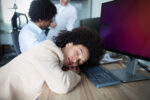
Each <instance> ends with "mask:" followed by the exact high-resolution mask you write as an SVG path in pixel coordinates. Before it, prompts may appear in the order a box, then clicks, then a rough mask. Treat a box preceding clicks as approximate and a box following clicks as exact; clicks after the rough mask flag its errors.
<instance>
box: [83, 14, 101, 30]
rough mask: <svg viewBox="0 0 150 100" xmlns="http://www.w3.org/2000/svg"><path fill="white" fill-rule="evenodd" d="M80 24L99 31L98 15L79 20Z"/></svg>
mask: <svg viewBox="0 0 150 100" xmlns="http://www.w3.org/2000/svg"><path fill="white" fill-rule="evenodd" d="M80 26H86V27H89V28H91V29H94V30H96V31H97V32H99V27H100V17H97V18H87V19H82V20H80Z"/></svg>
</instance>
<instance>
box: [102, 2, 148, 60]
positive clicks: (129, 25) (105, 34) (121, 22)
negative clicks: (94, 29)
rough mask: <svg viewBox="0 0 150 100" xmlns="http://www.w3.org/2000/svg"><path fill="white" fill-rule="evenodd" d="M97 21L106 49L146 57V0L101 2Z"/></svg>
mask: <svg viewBox="0 0 150 100" xmlns="http://www.w3.org/2000/svg"><path fill="white" fill-rule="evenodd" d="M100 21H101V22H100V36H101V38H102V39H103V41H104V45H105V48H106V49H107V50H111V51H116V52H119V53H124V54H127V55H130V56H133V57H137V58H142V59H145V60H150V0H115V1H112V2H107V3H103V4H102V11H101V20H100Z"/></svg>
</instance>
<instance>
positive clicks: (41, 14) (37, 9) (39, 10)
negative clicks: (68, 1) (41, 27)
mask: <svg viewBox="0 0 150 100" xmlns="http://www.w3.org/2000/svg"><path fill="white" fill-rule="evenodd" d="M56 13H57V10H56V7H55V5H54V4H53V3H52V2H51V1H50V0H33V1H32V2H31V5H30V8H29V13H28V14H29V17H30V18H31V20H32V21H33V22H38V21H39V19H41V20H52V18H53V17H54V16H55V15H56Z"/></svg>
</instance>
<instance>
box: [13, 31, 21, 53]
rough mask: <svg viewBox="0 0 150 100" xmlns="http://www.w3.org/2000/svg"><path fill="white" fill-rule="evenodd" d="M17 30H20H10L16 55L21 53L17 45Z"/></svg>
mask: <svg viewBox="0 0 150 100" xmlns="http://www.w3.org/2000/svg"><path fill="white" fill-rule="evenodd" d="M19 32H20V31H18V30H15V31H12V32H11V37H12V41H13V46H14V49H15V51H16V54H17V55H19V54H20V53H21V51H20V47H19V41H18V36H19Z"/></svg>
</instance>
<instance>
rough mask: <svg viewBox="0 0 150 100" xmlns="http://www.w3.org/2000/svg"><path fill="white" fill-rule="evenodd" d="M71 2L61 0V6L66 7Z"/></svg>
mask: <svg viewBox="0 0 150 100" xmlns="http://www.w3.org/2000/svg"><path fill="white" fill-rule="evenodd" d="M69 2H70V0H60V4H61V5H62V6H66V5H67V4H68V3H69Z"/></svg>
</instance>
